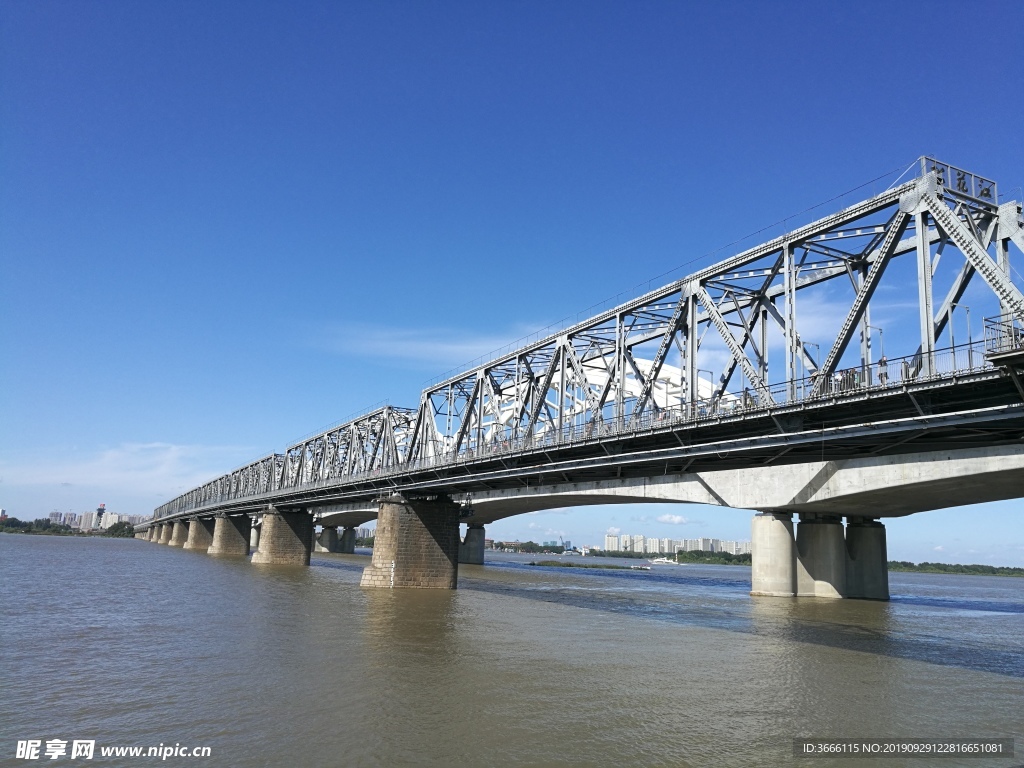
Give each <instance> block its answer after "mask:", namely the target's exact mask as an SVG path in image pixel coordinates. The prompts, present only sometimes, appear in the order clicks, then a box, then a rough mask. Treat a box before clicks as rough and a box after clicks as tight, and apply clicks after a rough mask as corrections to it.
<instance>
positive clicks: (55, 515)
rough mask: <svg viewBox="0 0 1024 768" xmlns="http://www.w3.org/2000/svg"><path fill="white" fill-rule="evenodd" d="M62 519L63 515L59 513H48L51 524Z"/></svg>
mask: <svg viewBox="0 0 1024 768" xmlns="http://www.w3.org/2000/svg"><path fill="white" fill-rule="evenodd" d="M62 517H63V515H62V514H61V513H60V512H51V513H50V522H51V523H59V522H60V520H61V518H62Z"/></svg>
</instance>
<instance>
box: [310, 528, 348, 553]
mask: <svg viewBox="0 0 1024 768" xmlns="http://www.w3.org/2000/svg"><path fill="white" fill-rule="evenodd" d="M313 551H314V552H340V551H341V541H340V540H339V539H338V529H337V527H336V526H333V525H325V526H324V529H323V530H322V531H320V535H319V536H317V537H316V543H315V544H314V545H313Z"/></svg>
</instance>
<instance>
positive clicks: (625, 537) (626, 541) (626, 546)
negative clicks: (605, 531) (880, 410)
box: [619, 533, 633, 552]
mask: <svg viewBox="0 0 1024 768" xmlns="http://www.w3.org/2000/svg"><path fill="white" fill-rule="evenodd" d="M619 551H620V552H632V551H633V537H632V536H630V535H629V534H628V533H624V534H622V535H621V536H619Z"/></svg>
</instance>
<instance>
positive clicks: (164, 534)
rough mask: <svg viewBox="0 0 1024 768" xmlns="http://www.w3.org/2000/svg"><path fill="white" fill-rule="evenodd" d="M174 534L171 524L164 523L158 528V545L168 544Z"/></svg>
mask: <svg viewBox="0 0 1024 768" xmlns="http://www.w3.org/2000/svg"><path fill="white" fill-rule="evenodd" d="M173 533H174V525H172V524H171V523H164V524H163V525H161V526H160V543H161V544H170V543H171V536H172V534H173Z"/></svg>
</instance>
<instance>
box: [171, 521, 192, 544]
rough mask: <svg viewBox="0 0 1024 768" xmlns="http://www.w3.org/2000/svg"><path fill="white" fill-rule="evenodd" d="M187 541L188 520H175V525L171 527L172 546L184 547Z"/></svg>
mask: <svg viewBox="0 0 1024 768" xmlns="http://www.w3.org/2000/svg"><path fill="white" fill-rule="evenodd" d="M186 541H188V522H187V521H185V520H175V521H174V527H173V528H172V529H171V541H170V544H171V546H172V547H184V546H185V542H186Z"/></svg>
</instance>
